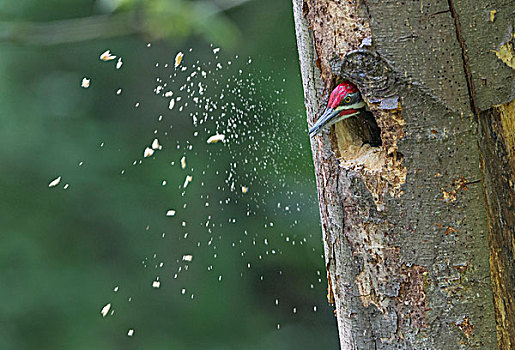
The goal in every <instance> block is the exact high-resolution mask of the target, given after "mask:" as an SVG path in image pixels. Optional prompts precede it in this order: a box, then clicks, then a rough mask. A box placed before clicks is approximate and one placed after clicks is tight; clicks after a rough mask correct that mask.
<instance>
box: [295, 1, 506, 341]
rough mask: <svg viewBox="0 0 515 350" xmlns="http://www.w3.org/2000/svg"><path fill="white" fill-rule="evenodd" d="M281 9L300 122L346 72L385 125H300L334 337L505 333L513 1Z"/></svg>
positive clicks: (320, 4)
mask: <svg viewBox="0 0 515 350" xmlns="http://www.w3.org/2000/svg"><path fill="white" fill-rule="evenodd" d="M293 11H294V17H295V25H296V32H297V43H298V49H299V57H300V66H301V72H302V78H303V85H304V93H305V100H306V111H307V118H308V124H309V125H312V124H313V121H314V120H316V118H317V117H318V116H320V113H321V112H322V109H323V107H325V104H326V103H327V97H328V94H329V93H330V91H331V89H332V88H333V87H334V86H335V84H336V83H337V82H338V81H339V80H343V79H345V80H350V81H352V82H353V83H355V84H356V85H357V86H358V88H359V89H360V91H361V93H362V95H363V97H364V99H365V100H366V101H367V104H368V106H369V108H370V110H371V111H372V113H373V114H374V116H375V118H376V121H377V123H378V125H379V127H380V128H381V138H382V146H381V147H370V146H369V145H368V144H364V142H363V141H364V140H365V139H366V138H365V137H364V134H365V133H366V131H365V130H363V126H362V125H360V124H359V123H358V121H357V120H355V119H353V118H349V119H347V120H344V121H342V122H340V123H337V124H335V126H333V127H331V129H330V130H329V132H325V133H322V134H321V135H320V136H315V138H313V139H312V151H313V159H314V164H315V175H316V180H317V186H318V191H319V203H320V216H321V221H322V231H323V237H324V246H325V256H326V264H327V278H328V284H329V286H328V299H329V302H331V303H334V304H335V308H336V310H335V313H336V317H337V319H338V327H339V334H340V343H341V348H342V349H439V350H440V349H443V350H445V349H471V348H478V349H513V348H515V310H514V307H515V306H514V295H515V263H514V259H515V239H514V232H515V208H514V205H515V106H514V104H515V103H514V102H513V96H514V94H515V86H514V70H513V69H514V64H515V57H514V49H513V47H514V46H513V38H514V37H515V35H514V34H513V27H514V26H513V2H512V1H511V0H490V1H487V2H480V1H477V0H446V1H443V0H409V1H393V0H366V1H365V0H358V1H350V0H339V1H336V0H304V1H303V0H293ZM510 101H512V102H510Z"/></svg>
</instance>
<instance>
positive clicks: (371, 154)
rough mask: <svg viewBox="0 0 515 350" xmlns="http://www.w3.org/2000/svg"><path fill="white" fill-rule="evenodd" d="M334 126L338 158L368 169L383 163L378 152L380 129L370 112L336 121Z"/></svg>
mask: <svg viewBox="0 0 515 350" xmlns="http://www.w3.org/2000/svg"><path fill="white" fill-rule="evenodd" d="M334 128H335V133H334V135H335V137H336V142H335V145H337V148H338V149H337V150H336V154H337V155H338V158H340V160H342V161H344V162H346V163H348V162H351V163H353V164H354V165H361V166H364V167H366V168H369V169H376V168H378V167H380V166H381V165H382V164H384V160H383V159H382V158H383V157H381V153H382V152H380V151H381V147H380V146H381V145H382V143H383V142H382V139H381V129H380V128H379V126H378V125H377V122H376V120H375V118H374V116H373V114H372V113H371V112H366V115H363V113H362V115H360V116H358V117H352V118H349V119H346V120H343V121H341V122H339V123H336V124H335V125H334Z"/></svg>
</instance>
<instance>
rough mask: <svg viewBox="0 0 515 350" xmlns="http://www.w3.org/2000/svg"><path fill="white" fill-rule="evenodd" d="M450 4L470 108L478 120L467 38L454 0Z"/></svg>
mask: <svg viewBox="0 0 515 350" xmlns="http://www.w3.org/2000/svg"><path fill="white" fill-rule="evenodd" d="M448 2H449V10H450V11H451V16H452V18H453V19H454V26H455V27H456V38H457V39H458V43H459V45H460V47H461V58H462V61H463V69H464V71H465V77H466V79H467V88H468V92H469V97H470V108H471V109H472V113H473V114H474V118H475V119H476V120H478V117H479V109H478V107H477V101H476V91H475V88H474V81H473V80H472V73H471V71H470V65H469V57H468V53H467V43H466V42H465V38H464V37H463V34H462V33H461V23H460V18H459V16H458V12H457V11H456V8H455V7H454V0H448Z"/></svg>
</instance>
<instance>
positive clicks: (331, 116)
mask: <svg viewBox="0 0 515 350" xmlns="http://www.w3.org/2000/svg"><path fill="white" fill-rule="evenodd" d="M363 105H364V103H363ZM360 107H361V105H360ZM344 109H348V108H343V107H341V106H338V107H336V108H334V109H333V108H329V107H328V108H327V109H326V110H325V111H324V114H322V116H321V117H320V118H318V120H317V121H316V123H315V125H313V127H312V128H311V129H310V130H309V136H311V137H313V136H315V135H316V134H318V133H319V132H320V130H322V129H323V128H325V127H328V126H331V125H333V124H334V123H336V122H339V121H340V120H344V119H347V118H350V117H352V116H354V115H356V114H358V113H359V111H356V112H354V113H349V114H344V115H342V116H339V117H338V114H340V113H341V112H342V111H343V110H344Z"/></svg>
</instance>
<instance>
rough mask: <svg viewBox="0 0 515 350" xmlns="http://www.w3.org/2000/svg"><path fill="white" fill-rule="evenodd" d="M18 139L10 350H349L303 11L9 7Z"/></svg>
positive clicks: (122, 0)
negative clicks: (310, 101)
mask: <svg viewBox="0 0 515 350" xmlns="http://www.w3.org/2000/svg"><path fill="white" fill-rule="evenodd" d="M215 48H220V51H219V52H218V51H217V50H215ZM107 49H110V50H111V52H112V53H113V54H114V55H117V56H119V57H121V58H122V62H123V65H122V66H121V68H120V69H116V62H117V60H118V57H117V58H116V59H115V60H113V61H108V62H103V61H101V60H100V59H99V56H100V54H101V53H102V52H104V51H105V50H107ZM178 52H183V53H184V58H183V61H182V62H181V64H180V65H179V67H177V69H176V68H174V58H175V56H176V54H177V53H178ZM193 72H197V73H196V74H194V75H192V73H193ZM202 72H204V74H202ZM84 77H87V78H89V79H91V84H90V86H89V88H82V87H81V81H82V79H83V78H84ZM199 84H200V85H199ZM118 89H122V90H121V93H120V94H117V93H116V92H117V91H118ZM167 91H172V92H173V96H172V98H173V99H174V101H175V106H174V107H173V109H172V110H170V109H169V102H170V99H171V98H170V97H165V96H164V94H165V93H166V92H167ZM177 97H180V99H178V98H177ZM0 121H1V126H0V140H1V142H2V147H1V148H0V161H1V164H2V171H1V173H0V190H1V191H0V193H1V197H2V201H1V203H2V208H1V211H0V222H1V233H2V234H1V237H2V239H1V244H0V249H1V254H0V262H1V276H2V278H1V284H0V300H1V301H2V302H1V303H0V320H1V327H0V349H2V350H3V349H322V348H327V349H335V348H338V339H337V330H336V322H335V319H334V316H333V312H332V308H331V307H330V306H329V305H328V304H327V300H326V296H325V295H326V286H327V282H326V280H325V269H324V261H323V249H322V242H321V234H320V228H319V216H318V205H317V202H316V187H315V183H314V178H313V169H312V160H311V152H310V148H309V141H308V137H307V134H306V123H305V115H304V107H303V95H302V85H301V81H300V75H299V69H298V54H297V51H296V45H295V34H294V28H293V18H292V11H291V2H290V1H289V0H280V1H279V0H254V1H252V0H225V1H224V0H218V1H214V0H197V1H186V0H149V1H135V0H73V1H70V0H46V1H39V0H18V1H13V0H4V1H2V2H0ZM217 132H218V133H223V134H225V135H226V142H224V143H216V144H207V143H206V140H207V138H208V137H209V136H211V135H213V134H215V133H217ZM155 138H157V139H158V140H159V143H160V144H161V145H162V149H161V150H156V151H155V153H154V154H153V155H152V156H151V157H147V158H144V157H143V151H144V150H145V148H146V147H150V145H151V144H152V141H153V140H154V139H155ZM182 157H185V159H186V167H185V168H184V169H183V168H182V167H181V164H180V163H181V158H182ZM187 175H191V176H192V178H193V180H192V182H191V183H190V184H188V186H187V188H184V187H183V183H184V181H185V177H186V176H187ZM58 176H61V182H60V183H59V184H58V185H57V186H55V187H52V188H49V186H48V184H49V183H50V182H51V181H52V180H53V179H55V178H57V177H58ZM164 181H166V182H164ZM66 185H67V186H66ZM65 187H66V189H65ZM242 187H246V188H248V191H247V192H246V193H244V191H242V190H241V188H242ZM169 209H174V210H175V211H176V214H175V216H173V217H171V216H166V215H165V214H166V212H167V211H168V210H169ZM184 255H191V256H192V261H184V260H183V256H184ZM186 260H188V259H186ZM154 281H159V282H160V285H159V288H154V287H153V282H154ZM115 289H116V291H115ZM108 303H110V304H111V309H110V312H109V314H108V315H107V316H106V317H102V315H101V314H100V310H101V309H102V308H103V307H104V306H105V305H106V304H108ZM129 329H133V330H134V334H133V335H132V336H128V335H127V332H128V331H129Z"/></svg>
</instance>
